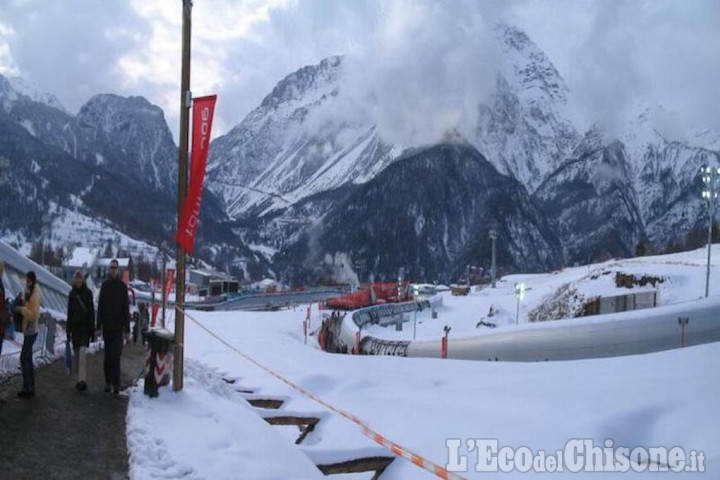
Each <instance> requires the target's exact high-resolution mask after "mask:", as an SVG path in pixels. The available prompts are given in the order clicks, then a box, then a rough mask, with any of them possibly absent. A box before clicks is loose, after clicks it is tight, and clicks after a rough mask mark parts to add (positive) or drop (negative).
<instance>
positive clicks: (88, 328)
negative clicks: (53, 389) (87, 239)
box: [67, 271, 95, 392]
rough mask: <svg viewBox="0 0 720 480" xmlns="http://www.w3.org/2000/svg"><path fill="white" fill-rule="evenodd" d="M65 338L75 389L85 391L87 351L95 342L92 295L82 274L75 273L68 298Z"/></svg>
mask: <svg viewBox="0 0 720 480" xmlns="http://www.w3.org/2000/svg"><path fill="white" fill-rule="evenodd" d="M67 338H68V340H69V341H71V342H72V348H73V352H74V355H73V357H74V360H75V361H74V362H73V363H74V364H75V365H76V366H75V369H76V372H77V383H76V384H75V388H77V389H78V390H79V391H81V392H84V391H85V390H87V383H86V382H85V380H86V378H87V349H88V347H89V346H90V342H91V341H94V340H95V306H94V305H93V294H92V292H91V291H90V289H89V288H88V287H87V285H86V284H85V277H84V275H83V274H82V272H79V271H78V272H75V275H74V276H73V288H72V290H71V291H70V295H69V296H68V310H67Z"/></svg>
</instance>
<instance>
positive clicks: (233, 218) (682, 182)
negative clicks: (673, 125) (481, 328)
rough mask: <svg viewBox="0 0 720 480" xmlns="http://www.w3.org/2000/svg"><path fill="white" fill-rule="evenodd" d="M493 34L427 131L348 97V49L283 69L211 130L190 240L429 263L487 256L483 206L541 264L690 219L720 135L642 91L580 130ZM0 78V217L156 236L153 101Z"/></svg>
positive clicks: (617, 249)
mask: <svg viewBox="0 0 720 480" xmlns="http://www.w3.org/2000/svg"><path fill="white" fill-rule="evenodd" d="M494 39H495V40H494V41H495V42H496V44H497V45H496V46H497V49H498V50H499V51H500V52H501V55H500V56H499V59H498V62H499V64H498V65H497V66H496V67H497V68H494V67H493V70H494V71H496V75H495V81H494V82H493V84H492V85H493V88H492V90H491V91H490V92H489V93H488V94H487V95H485V96H482V97H480V98H482V100H480V101H479V103H478V105H477V115H475V116H473V115H469V116H463V117H462V118H463V120H462V121H465V122H468V123H469V124H468V125H457V126H456V127H457V128H453V127H448V131H447V132H446V133H445V136H444V138H443V139H442V140H432V141H428V142H427V144H420V143H422V142H420V143H418V144H413V143H410V142H408V143H401V142H400V141H399V140H392V141H391V140H389V138H393V137H392V136H388V135H387V134H386V132H383V131H382V129H383V127H382V126H381V125H382V123H381V122H378V121H376V120H375V119H374V117H373V111H374V108H376V107H377V106H378V105H377V104H375V105H373V104H372V102H373V101H376V99H375V100H373V96H372V95H366V96H363V97H362V98H363V101H366V103H365V104H362V105H360V104H358V103H357V92H354V91H353V89H352V88H351V87H349V86H352V85H353V81H357V79H354V78H352V77H351V76H352V75H353V74H354V73H356V70H354V69H353V68H351V63H350V60H349V59H348V58H346V57H341V56H337V57H331V58H327V59H325V60H323V61H321V62H320V63H319V64H317V65H311V66H307V67H304V68H301V69H300V70H298V71H296V72H294V73H291V74H290V75H288V76H287V77H286V78H284V79H283V80H281V81H280V82H279V83H278V84H277V85H276V87H275V88H274V89H273V90H272V92H270V93H269V94H268V95H267V96H266V97H265V99H264V100H263V101H262V103H261V104H260V105H259V106H258V107H257V108H256V109H255V110H253V111H252V112H251V113H250V114H249V115H247V117H245V119H243V120H242V122H241V123H239V124H238V125H237V126H236V127H234V128H233V129H232V130H231V131H230V132H228V133H227V134H225V135H223V136H220V137H218V138H217V139H216V140H214V141H213V143H212V145H211V148H210V159H209V163H208V174H207V191H206V194H205V197H204V199H203V214H202V217H201V218H202V222H203V225H202V228H201V229H200V231H199V234H200V235H201V241H199V242H198V250H199V252H200V255H202V256H204V257H205V258H209V259H212V258H216V259H217V258H221V259H222V261H221V264H222V265H223V266H227V265H233V266H235V267H241V268H242V269H243V270H244V271H252V272H254V273H253V275H255V274H257V275H264V274H266V273H267V272H268V269H269V268H270V267H271V268H273V269H274V270H275V272H277V273H279V274H281V275H283V276H285V277H289V276H293V275H294V276H297V275H298V274H299V273H298V272H301V271H304V274H303V275H305V276H306V278H312V272H311V270H312V268H310V269H308V266H307V265H308V262H310V263H311V264H312V263H313V262H318V261H321V260H322V259H323V258H324V257H325V256H327V255H331V256H334V255H336V254H340V255H341V256H343V255H344V257H343V258H349V259H352V261H353V262H355V261H357V262H360V263H362V264H363V265H366V268H368V270H372V271H374V272H377V273H379V274H380V273H382V274H389V273H390V272H392V271H394V270H396V269H397V267H399V266H404V267H406V268H412V271H414V272H416V273H417V274H418V275H421V276H424V278H425V279H426V280H435V279H437V277H438V276H439V277H442V276H444V275H445V276H446V275H455V274H456V273H458V272H459V271H460V270H461V269H462V268H463V266H464V265H467V264H477V265H484V266H486V265H487V262H488V261H489V260H488V258H489V249H488V246H487V238H486V237H487V232H486V231H487V228H488V224H489V223H492V224H493V225H494V228H496V229H498V230H499V231H500V232H501V238H502V240H501V245H500V249H501V251H500V266H501V268H505V269H509V270H512V269H526V270H527V269H530V270H539V269H546V268H552V267H555V266H558V265H559V264H561V263H574V262H583V263H585V262H589V261H593V260H595V259H597V258H599V257H604V256H627V255H631V254H633V253H634V251H635V247H636V246H637V245H638V243H639V242H646V241H649V242H650V243H651V244H652V245H654V246H655V247H657V248H662V247H665V246H666V245H668V244H669V243H672V242H676V241H678V240H682V239H683V238H684V235H685V234H686V232H687V231H689V230H690V229H692V228H693V227H697V226H699V225H702V224H703V223H704V222H706V221H707V213H706V212H707V209H706V206H705V205H704V203H703V201H702V199H701V197H700V191H701V189H702V185H701V182H700V180H699V178H698V171H699V168H700V166H702V165H705V164H714V165H718V164H720V159H719V155H718V148H720V134H718V133H717V132H714V131H712V130H708V129H704V130H697V132H696V133H694V134H691V135H689V136H688V137H687V140H683V141H678V140H670V139H669V138H670V137H669V136H667V135H664V134H663V133H661V132H663V131H664V130H663V129H662V128H658V123H657V121H656V115H655V114H654V113H653V109H652V108H648V107H647V106H645V107H643V108H640V109H638V111H637V112H635V113H632V114H627V115H626V116H625V118H619V125H617V126H616V127H615V129H614V132H615V133H613V134H610V133H609V132H608V131H604V130H603V129H602V128H599V127H597V126H594V127H593V128H591V129H590V130H589V131H587V132H583V131H581V129H579V128H577V127H576V126H575V125H574V124H573V123H572V122H571V121H570V120H569V116H568V115H567V114H566V113H565V112H567V111H569V110H571V109H572V104H571V103H572V92H570V90H569V88H568V86H567V85H566V83H565V81H564V79H563V77H562V75H561V74H560V72H558V71H557V69H556V68H555V67H554V65H553V64H552V62H551V60H550V59H549V58H548V57H547V55H545V53H544V52H543V51H542V50H541V49H540V48H539V47H538V46H537V45H536V44H535V43H533V41H532V40H531V39H530V38H529V37H528V36H527V35H526V34H525V33H524V32H522V31H520V30H519V29H517V28H514V27H511V26H507V25H500V26H498V27H497V28H496V29H495V31H494ZM13 85H14V83H13V82H10V81H8V80H7V79H5V78H3V77H2V76H0V139H5V143H0V155H4V156H6V157H7V158H9V159H10V161H11V168H14V169H17V171H16V172H14V173H11V174H10V175H9V176H8V181H11V182H16V183H15V184H14V185H13V188H12V189H11V190H12V191H13V192H14V194H13V195H12V196H11V198H12V205H10V204H9V203H8V206H9V207H12V208H14V209H15V210H14V212H15V211H17V212H25V213H24V214H20V213H17V214H14V215H13V218H12V219H9V220H8V219H6V220H5V221H4V222H0V229H5V231H7V230H8V229H11V228H20V229H22V228H24V227H23V225H24V223H23V222H22V221H21V219H22V218H27V217H28V216H38V215H41V212H42V211H43V209H44V208H47V206H48V205H56V206H58V207H57V208H54V209H53V211H58V212H59V211H66V212H69V213H68V214H67V215H66V216H67V217H68V218H69V217H71V216H72V215H70V214H73V215H74V214H81V215H85V216H86V217H87V218H88V219H93V220H98V221H100V222H101V223H102V224H103V225H110V226H112V228H115V229H117V230H118V231H122V232H124V233H127V234H130V235H133V236H136V237H137V238H141V239H145V240H147V241H149V242H157V241H159V239H168V238H169V237H170V236H171V232H172V230H173V227H174V225H173V223H174V200H173V197H174V194H175V178H176V172H177V169H176V168H177V167H176V157H177V154H176V152H177V149H176V147H175V145H174V143H173V141H172V138H171V136H170V133H169V130H168V128H167V125H166V122H165V119H164V115H163V112H162V111H161V110H160V109H159V108H158V107H156V106H154V105H152V104H150V103H149V102H148V101H147V100H145V99H143V98H141V97H130V98H123V97H119V96H115V95H97V96H95V97H93V98H92V99H90V100H89V101H88V103H87V104H86V105H84V106H83V107H82V108H81V109H80V111H79V113H78V115H76V116H73V115H70V114H69V113H68V112H66V111H65V110H64V109H63V108H62V106H61V105H59V102H54V101H53V100H52V99H51V98H50V97H47V96H43V95H41V94H36V93H32V94H30V93H28V92H30V90H28V89H24V90H23V89H18V88H15V87H13ZM23 92H26V93H23ZM407 108H409V109H412V108H413V106H412V105H408V106H407ZM618 117H621V115H620V114H619V115H618ZM417 121H418V122H422V121H423V119H418V120H417ZM405 163H407V165H405ZM478 165H482V167H478ZM20 171H22V172H23V173H22V175H20V174H19V172H20ZM24 176H27V178H25V177H24ZM26 191H31V192H32V194H31V195H27V194H26V193H25V192H26ZM440 192H442V195H441V193H440ZM0 201H2V200H0ZM8 202H9V200H8ZM118 204H120V205H122V208H118ZM381 207H382V208H381ZM63 209H65V210H63ZM498 212H501V213H498ZM32 222H36V219H33V220H32ZM32 222H31V223H30V227H28V228H29V229H28V231H27V234H28V235H32V234H36V233H37V231H38V228H39V225H36V223H32ZM439 232H442V234H440V233H439ZM503 242H504V243H503Z"/></svg>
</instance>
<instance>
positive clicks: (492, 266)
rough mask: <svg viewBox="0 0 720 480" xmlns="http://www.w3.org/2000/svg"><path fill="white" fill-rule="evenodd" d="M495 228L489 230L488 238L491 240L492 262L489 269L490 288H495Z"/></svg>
mask: <svg viewBox="0 0 720 480" xmlns="http://www.w3.org/2000/svg"><path fill="white" fill-rule="evenodd" d="M497 237H498V234H497V230H495V229H493V230H490V240H492V263H491V266H490V271H491V273H492V288H495V274H496V272H497V264H496V263H495V243H496V242H497Z"/></svg>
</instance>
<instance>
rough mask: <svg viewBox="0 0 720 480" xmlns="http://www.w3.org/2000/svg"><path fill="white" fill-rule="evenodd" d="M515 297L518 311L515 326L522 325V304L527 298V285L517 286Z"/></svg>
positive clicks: (520, 284) (518, 284) (517, 284)
mask: <svg viewBox="0 0 720 480" xmlns="http://www.w3.org/2000/svg"><path fill="white" fill-rule="evenodd" d="M515 296H516V297H517V310H516V311H515V325H519V324H520V302H521V301H522V300H523V299H524V298H525V284H524V283H516V284H515Z"/></svg>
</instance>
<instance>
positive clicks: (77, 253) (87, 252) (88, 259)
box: [67, 247, 97, 268]
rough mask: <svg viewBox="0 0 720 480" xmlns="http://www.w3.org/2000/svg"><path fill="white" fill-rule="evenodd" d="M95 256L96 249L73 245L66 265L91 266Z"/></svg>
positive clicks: (76, 266) (74, 266) (75, 266)
mask: <svg viewBox="0 0 720 480" xmlns="http://www.w3.org/2000/svg"><path fill="white" fill-rule="evenodd" d="M96 258H97V251H95V250H94V249H92V248H86V247H75V250H73V253H72V257H71V258H70V260H68V262H67V266H68V267H73V268H83V267H92V266H93V265H94V264H95V259H96Z"/></svg>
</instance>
